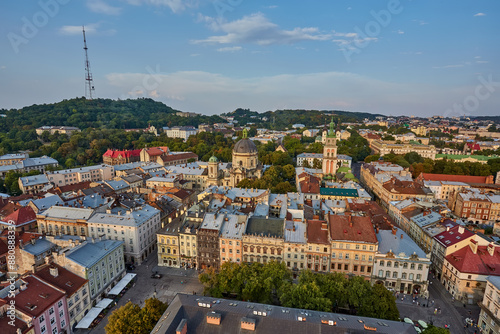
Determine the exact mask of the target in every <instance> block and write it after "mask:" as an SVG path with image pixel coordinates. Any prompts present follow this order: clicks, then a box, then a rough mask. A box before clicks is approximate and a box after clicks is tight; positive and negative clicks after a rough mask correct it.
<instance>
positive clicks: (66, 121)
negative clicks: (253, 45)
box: [0, 98, 223, 132]
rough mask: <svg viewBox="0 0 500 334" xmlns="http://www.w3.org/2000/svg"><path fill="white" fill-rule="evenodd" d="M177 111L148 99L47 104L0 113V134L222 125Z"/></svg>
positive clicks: (210, 119)
mask: <svg viewBox="0 0 500 334" xmlns="http://www.w3.org/2000/svg"><path fill="white" fill-rule="evenodd" d="M176 112H178V110H175V109H172V108H171V107H168V106H166V105H165V104H163V103H162V102H156V101H154V100H152V99H149V98H140V99H135V100H131V99H128V100H111V99H95V100H92V101H89V100H86V99H85V98H75V99H70V100H63V101H61V102H57V103H51V104H38V105H37V104H35V105H32V106H28V107H24V108H22V109H10V110H5V109H3V110H0V113H1V114H5V115H7V117H4V118H0V132H9V131H10V130H11V129H12V128H17V129H19V130H30V129H36V128H38V127H40V126H43V125H66V126H76V127H78V128H80V129H82V130H84V129H86V128H107V129H134V128H146V127H147V126H148V124H151V125H154V126H155V127H157V128H161V127H164V126H174V125H193V126H197V125H199V124H201V123H212V122H221V121H223V120H222V119H221V118H220V117H218V116H202V115H200V116H196V117H181V116H177V115H176Z"/></svg>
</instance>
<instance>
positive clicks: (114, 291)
mask: <svg viewBox="0 0 500 334" xmlns="http://www.w3.org/2000/svg"><path fill="white" fill-rule="evenodd" d="M135 276H137V274H131V273H129V274H127V275H125V276H124V277H123V278H122V279H121V280H120V282H118V284H116V285H115V287H114V288H113V289H111V291H110V292H108V296H110V295H113V296H116V295H118V294H120V292H122V290H123V289H124V288H125V287H126V286H127V284H128V283H130V281H131V280H132V279H133V278H134V277H135Z"/></svg>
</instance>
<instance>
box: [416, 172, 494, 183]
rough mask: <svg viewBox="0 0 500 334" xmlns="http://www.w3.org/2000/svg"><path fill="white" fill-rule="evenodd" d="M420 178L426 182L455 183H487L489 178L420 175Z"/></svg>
mask: <svg viewBox="0 0 500 334" xmlns="http://www.w3.org/2000/svg"><path fill="white" fill-rule="evenodd" d="M418 178H419V179H423V180H426V181H453V182H464V183H487V179H488V176H470V175H449V174H431V173H420V175H419V177H418Z"/></svg>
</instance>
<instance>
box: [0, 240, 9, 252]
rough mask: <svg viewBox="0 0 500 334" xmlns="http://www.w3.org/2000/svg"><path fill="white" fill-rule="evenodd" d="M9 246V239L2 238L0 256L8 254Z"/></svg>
mask: <svg viewBox="0 0 500 334" xmlns="http://www.w3.org/2000/svg"><path fill="white" fill-rule="evenodd" d="M8 251H9V248H8V247H7V239H5V240H3V238H2V239H0V256H2V255H4V254H7V252H8Z"/></svg>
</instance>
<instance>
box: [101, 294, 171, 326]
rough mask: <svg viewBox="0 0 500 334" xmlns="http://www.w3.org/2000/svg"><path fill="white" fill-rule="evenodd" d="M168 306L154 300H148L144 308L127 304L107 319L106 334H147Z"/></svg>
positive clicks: (130, 303)
mask: <svg viewBox="0 0 500 334" xmlns="http://www.w3.org/2000/svg"><path fill="white" fill-rule="evenodd" d="M167 307H168V305H167V304H166V303H163V302H161V301H160V300H158V299H156V298H148V299H146V301H145V305H144V307H143V308H142V309H141V308H140V307H139V305H137V304H134V303H132V302H130V301H129V302H128V303H127V304H125V305H123V306H122V307H120V308H118V309H116V310H115V311H113V313H111V315H110V316H109V318H108V324H107V325H106V327H105V330H106V334H149V333H150V332H151V331H152V330H153V328H154V327H155V325H156V323H157V322H158V320H159V319H160V317H161V315H162V314H163V312H165V310H166V309H167Z"/></svg>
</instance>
